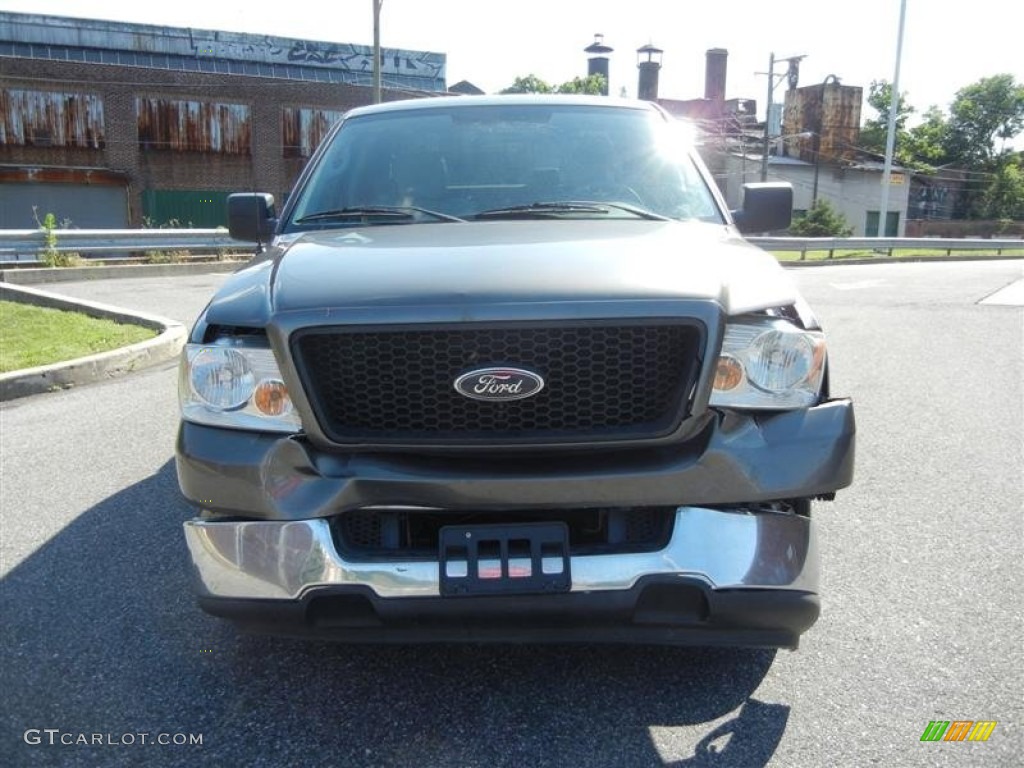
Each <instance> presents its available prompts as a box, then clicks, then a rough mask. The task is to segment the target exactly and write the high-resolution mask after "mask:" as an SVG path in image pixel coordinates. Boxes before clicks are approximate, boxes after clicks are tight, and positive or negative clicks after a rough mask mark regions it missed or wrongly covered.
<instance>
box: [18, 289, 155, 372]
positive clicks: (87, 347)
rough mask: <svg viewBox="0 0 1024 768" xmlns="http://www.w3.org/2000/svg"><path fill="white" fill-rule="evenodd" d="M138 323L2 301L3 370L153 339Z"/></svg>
mask: <svg viewBox="0 0 1024 768" xmlns="http://www.w3.org/2000/svg"><path fill="white" fill-rule="evenodd" d="M155 335H156V332H155V331H153V330H151V329H149V328H142V327H140V326H137V325H122V324H121V323H115V322H114V321H113V320H99V319H97V318H94V317H89V316H88V315H83V314H79V313H78V312H62V311H61V310H58V309H46V308H44V307H36V306H32V305H30V304H20V303H18V302H13V301H0V373H7V372H8V371H17V370H20V369H22V368H32V367H34V366H37V365H47V364H48V363H58V362H61V361H63V360H72V359H74V358H76V357H83V356H84V355H91V354H95V353H96V352H105V351H107V350H109V349H117V348H118V347H123V346H126V345H128V344H134V343H135V342H137V341H144V340H145V339H149V338H152V337H153V336H155Z"/></svg>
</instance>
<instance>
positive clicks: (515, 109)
mask: <svg viewBox="0 0 1024 768" xmlns="http://www.w3.org/2000/svg"><path fill="white" fill-rule="evenodd" d="M602 203H603V204H604V205H601V204H602ZM386 209H391V210H386ZM417 211H426V212H427V213H426V215H424V214H422V213H418V212H417ZM396 212H397V213H402V212H404V215H397V213H396ZM332 214H336V215H332ZM385 214H387V215H385ZM450 217H457V218H459V219H474V218H479V219H481V220H494V219H500V218H517V219H522V218H582V217H585V218H600V219H609V218H620V219H621V218H655V219H657V218H671V219H697V220H702V221H712V222H715V223H723V218H722V215H721V213H720V211H719V209H718V207H717V205H716V203H715V200H714V198H713V196H712V195H711V193H710V191H709V190H708V187H707V184H706V183H705V181H704V179H703V178H702V177H701V175H700V173H699V172H698V170H697V168H696V166H695V164H694V161H693V159H692V157H691V155H690V152H689V146H688V143H687V141H686V140H685V134H684V126H683V125H682V124H680V123H677V122H675V121H666V120H665V119H664V118H663V117H662V116H661V115H659V114H657V113H654V112H651V111H648V110H642V109H634V108H627V107H605V106H588V105H582V104H581V105H572V104H552V105H522V104H514V105H512V104H510V105H508V106H505V105H497V106H493V105H480V106H475V105H474V106H454V107H445V108H436V109H433V108H432V109H412V110H407V111H399V112H384V113H379V114H370V115H361V116H357V117H353V118H349V119H347V120H346V121H345V123H344V124H343V125H342V127H341V129H340V130H339V131H338V133H337V134H335V136H334V138H333V140H332V143H331V145H330V146H329V147H328V148H327V150H326V152H325V154H324V155H323V156H322V157H321V158H320V160H319V162H318V164H317V167H316V168H315V170H314V172H313V174H312V176H311V177H310V179H309V181H308V183H307V184H306V185H305V186H304V189H303V190H302V192H301V197H300V199H299V200H298V201H297V202H296V205H295V208H294V209H293V210H292V211H291V214H290V216H289V222H288V224H287V225H286V227H285V229H286V231H301V230H307V229H320V228H324V227H327V226H330V227H337V226H363V225H366V224H367V223H380V224H394V223H409V222H413V221H416V222H421V221H451V218H450Z"/></svg>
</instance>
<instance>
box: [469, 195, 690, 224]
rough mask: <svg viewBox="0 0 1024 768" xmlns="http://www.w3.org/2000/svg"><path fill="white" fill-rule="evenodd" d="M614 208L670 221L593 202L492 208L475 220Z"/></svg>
mask: <svg viewBox="0 0 1024 768" xmlns="http://www.w3.org/2000/svg"><path fill="white" fill-rule="evenodd" d="M612 208H614V209H615V210H617V211H625V212H626V213H631V214H633V215H634V216H638V217H640V218H641V219H651V220H653V221H670V219H669V217H668V216H662V215H661V214H660V213H655V212H654V211H649V210H647V209H646V208H641V207H639V206H636V205H627V204H625V203H608V202H604V201H601V202H597V201H591V200H566V201H564V202H561V201H556V202H538V203H530V204H529V205H512V206H508V207H506V208H491V209H490V210H486V211H480V213H477V214H474V215H473V218H474V219H522V218H532V217H535V216H536V217H539V218H544V217H545V216H552V215H553V216H557V215H559V214H563V213H601V214H604V213H610V212H611V209H612Z"/></svg>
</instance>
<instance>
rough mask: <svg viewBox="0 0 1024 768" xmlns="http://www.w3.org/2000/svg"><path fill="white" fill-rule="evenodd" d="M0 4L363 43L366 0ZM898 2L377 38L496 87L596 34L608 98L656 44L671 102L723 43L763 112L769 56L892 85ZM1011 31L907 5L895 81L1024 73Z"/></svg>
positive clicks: (553, 75)
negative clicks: (601, 39)
mask: <svg viewBox="0 0 1024 768" xmlns="http://www.w3.org/2000/svg"><path fill="white" fill-rule="evenodd" d="M0 10H5V11H16V12H22V13H40V14H54V15H62V16H77V17H82V18H101V19H112V20H117V21H129V22H140V23H147V24H162V25H168V26H181V27H195V28H202V29H222V30H229V31H234V32H251V33H257V34H273V35H279V36H283V37H295V38H300V39H305V40H317V41H328V42H338V43H358V44H365V45H372V43H373V13H372V0H326V1H325V0H287V2H274V3H267V2H259V0H250V1H249V2H240V1H239V0H216V2H211V1H210V0H167V1H166V2H139V0H132V1H131V2H124V1H123V0H91V1H90V2H85V0H0ZM899 10H900V0H858V2H847V3H840V2H836V1H835V0H731V1H730V2H725V1H723V0H698V1H697V2H693V1H692V0H618V1H616V2H610V1H609V0H515V1H514V2H509V1H508V0H384V4H383V11H382V16H381V44H382V45H383V46H385V47H394V48H408V49H412V50H420V51H424V50H426V51H437V52H441V53H445V54H447V58H448V70H447V75H448V77H447V80H448V84H449V85H452V84H454V83H456V82H458V81H459V80H463V79H465V80H469V81H471V82H472V83H474V84H475V85H477V86H479V87H480V88H482V89H483V90H485V91H487V92H494V91H497V90H499V89H501V88H503V87H505V86H508V85H510V84H511V83H512V81H513V80H514V79H515V77H516V76H519V75H526V74H530V73H534V74H536V75H538V76H539V77H541V78H543V79H545V80H547V81H549V82H553V83H556V84H557V83H560V82H563V81H565V80H568V79H571V78H572V77H575V76H577V75H582V74H586V66H587V64H586V60H587V55H586V54H585V53H584V52H583V49H584V48H585V47H586V46H587V45H589V44H590V43H591V42H592V41H593V39H594V34H595V33H602V34H604V36H605V43H606V44H607V45H610V46H612V47H613V48H614V49H615V51H614V53H612V54H610V58H611V66H610V70H611V71H610V81H611V83H610V85H611V93H613V94H616V95H617V94H618V93H619V92H620V90H621V89H622V88H623V87H624V88H625V89H626V93H627V95H629V96H635V95H636V80H637V69H636V60H637V59H636V49H637V48H639V47H640V46H642V45H645V44H647V43H653V44H654V45H656V46H657V47H659V48H662V49H663V50H664V51H665V53H664V56H663V67H662V70H661V73H660V90H659V95H661V96H662V97H667V98H676V99H688V98H697V97H701V96H703V95H704V53H705V51H706V50H707V49H708V48H725V49H727V50H728V51H729V63H728V84H727V96H728V97H729V98H754V99H756V100H757V104H758V110H759V112H761V113H762V114H763V110H764V103H765V99H766V96H767V78H766V76H765V75H763V74H762V75H757V74H755V73H756V72H762V73H763V72H765V71H766V70H767V68H768V59H769V55H770V54H771V53H772V52H774V53H775V55H776V57H779V58H783V57H787V56H795V55H806V57H807V58H805V59H804V60H803V63H802V65H801V75H800V85H810V84H813V83H818V82H821V81H822V80H824V79H825V77H827V76H828V75H836V76H838V77H839V78H840V80H841V81H842V83H843V84H844V85H859V86H862V87H863V88H864V91H865V95H866V94H867V89H868V86H869V84H870V83H871V81H872V80H878V79H886V80H890V81H891V80H892V79H893V72H894V66H895V62H896V43H897V37H898V34H897V31H898V23H899ZM1021 29H1024V3H1021V2H1019V0H1018V2H1009V1H1008V0H971V2H969V3H953V2H950V0H907V19H906V34H905V37H904V45H903V57H902V66H901V73H900V90H901V91H904V92H907V94H908V96H909V101H910V103H911V104H912V105H913V106H915V107H916V108H917V111H918V112H919V113H921V112H924V111H925V110H926V109H927V108H928V107H929V106H930V105H932V104H936V105H938V106H940V107H942V108H943V109H946V108H947V107H948V105H949V103H950V102H951V101H952V100H953V97H954V95H955V93H956V91H957V89H958V88H961V87H963V86H965V85H969V84H970V83H973V82H975V81H976V80H978V79H979V78H982V77H986V76H989V75H994V74H997V73H1000V72H1009V73H1011V74H1013V75H1014V76H1015V77H1016V78H1017V79H1018V80H1022V81H1024V45H1022V43H1021V38H1022V35H1021ZM782 68H784V65H783V66H782ZM785 87H786V86H785V83H784V82H782V83H780V84H779V85H778V87H777V89H776V91H775V93H776V98H777V100H781V98H782V96H783V93H784V90H785ZM873 114H874V113H873V111H871V110H870V109H867V110H866V111H865V114H864V116H865V117H868V116H873Z"/></svg>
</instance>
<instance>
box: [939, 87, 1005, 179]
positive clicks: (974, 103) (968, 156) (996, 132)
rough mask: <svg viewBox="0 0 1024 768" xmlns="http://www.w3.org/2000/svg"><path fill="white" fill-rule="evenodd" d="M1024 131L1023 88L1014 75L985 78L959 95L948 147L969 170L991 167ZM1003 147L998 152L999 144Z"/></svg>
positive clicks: (949, 132) (951, 110) (950, 126)
mask: <svg viewBox="0 0 1024 768" xmlns="http://www.w3.org/2000/svg"><path fill="white" fill-rule="evenodd" d="M1022 130H1024V84H1022V83H1018V82H1017V81H1016V80H1015V79H1014V77H1013V75H1010V74H1000V75H993V76H992V77H983V78H982V79H981V80H979V81H978V82H976V83H972V84H971V85H968V86H966V87H964V88H961V89H960V90H959V91H957V92H956V98H955V99H954V100H953V104H952V106H951V107H950V115H949V131H948V134H947V136H946V141H945V147H946V152H947V154H948V155H949V156H950V158H951V159H952V160H953V161H954V162H957V163H960V164H962V165H965V166H967V167H977V166H979V165H980V166H985V165H988V164H990V163H991V162H992V161H993V160H995V159H996V157H997V156H998V155H999V154H1001V153H1002V152H1003V151H1004V148H1005V143H1006V142H1007V141H1010V140H1012V139H1013V138H1014V137H1015V136H1017V134H1019V133H1020V132H1021V131H1022ZM997 139H998V140H999V141H1000V145H1001V146H1000V147H999V148H998V149H997V148H996V140H997Z"/></svg>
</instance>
